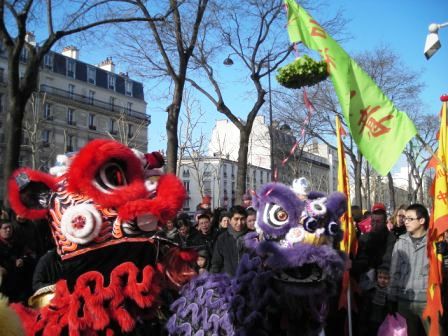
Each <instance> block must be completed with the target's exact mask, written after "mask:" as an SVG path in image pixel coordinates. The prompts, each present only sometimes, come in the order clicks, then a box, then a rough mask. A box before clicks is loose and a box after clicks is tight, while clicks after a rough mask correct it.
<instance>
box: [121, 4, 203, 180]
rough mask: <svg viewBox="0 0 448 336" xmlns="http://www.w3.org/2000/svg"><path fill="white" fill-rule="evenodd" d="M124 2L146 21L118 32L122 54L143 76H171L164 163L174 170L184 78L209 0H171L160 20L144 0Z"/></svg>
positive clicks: (156, 77)
mask: <svg viewBox="0 0 448 336" xmlns="http://www.w3.org/2000/svg"><path fill="white" fill-rule="evenodd" d="M120 1H121V0H120ZM123 2H126V3H132V4H134V5H135V6H137V7H138V8H139V10H140V12H141V13H142V15H143V16H144V17H146V18H148V19H149V21H148V23H147V24H146V25H145V27H142V29H135V28H136V27H134V28H133V29H129V30H128V31H121V32H120V34H121V36H122V38H121V44H122V49H123V53H122V55H121V58H122V59H125V60H127V61H128V63H129V64H130V66H132V67H134V66H135V65H137V67H136V69H137V70H139V73H140V75H142V76H143V77H145V78H150V79H162V80H163V79H166V78H169V79H170V86H169V88H167V89H166V91H167V95H166V99H168V100H170V102H169V104H168V106H167V108H166V112H167V113H168V118H167V121H166V134H167V151H166V156H167V166H166V167H167V171H168V172H171V173H176V168H177V154H178V146H179V139H178V124H179V115H180V110H181V106H182V98H183V94H184V87H185V80H186V76H187V71H188V68H189V63H190V59H191V57H192V54H193V51H194V49H195V46H196V43H197V38H198V34H199V32H200V29H201V24H202V20H203V18H204V14H205V12H206V9H207V5H208V0H187V1H178V0H170V1H169V2H168V8H167V10H168V11H170V12H172V13H173V15H172V16H171V17H170V18H168V19H167V20H165V21H163V22H154V21H153V20H151V19H152V18H153V16H152V14H151V11H150V8H149V7H148V5H147V2H146V1H143V0H123ZM159 5H160V6H163V5H164V4H159ZM136 63H137V64H136ZM138 68H139V69H138ZM161 85H163V84H161ZM159 88H160V86H159ZM159 99H160V97H159Z"/></svg>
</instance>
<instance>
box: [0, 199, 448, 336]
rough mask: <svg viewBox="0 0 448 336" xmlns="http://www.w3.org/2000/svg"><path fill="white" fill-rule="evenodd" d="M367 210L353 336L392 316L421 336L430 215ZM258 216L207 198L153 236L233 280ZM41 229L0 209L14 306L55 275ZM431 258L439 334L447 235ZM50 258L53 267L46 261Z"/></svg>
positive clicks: (2, 277)
mask: <svg viewBox="0 0 448 336" xmlns="http://www.w3.org/2000/svg"><path fill="white" fill-rule="evenodd" d="M370 210H371V211H364V212H363V211H362V210H361V209H360V208H359V207H357V206H353V207H352V214H353V220H354V223H355V226H356V232H357V252H356V254H354V255H351V256H350V262H349V263H348V265H349V266H348V267H349V268H350V273H351V277H352V278H353V280H354V282H353V283H354V284H356V285H355V286H354V287H353V288H352V289H353V294H354V295H353V297H354V306H353V324H352V327H353V329H354V335H377V331H378V329H379V327H380V325H381V323H382V322H383V321H384V319H385V318H386V316H387V315H388V314H396V313H398V314H400V315H401V316H403V317H404V318H405V319H406V322H407V331H408V335H409V336H414V335H416V336H417V335H426V334H427V333H428V330H429V323H428V320H424V319H423V318H422V313H423V310H424V309H425V306H426V295H427V284H428V256H427V248H426V243H427V235H426V233H427V229H428V225H429V214H428V210H427V209H426V208H425V207H424V206H423V205H420V204H411V205H409V206H405V205H401V206H399V207H398V208H397V209H396V210H395V211H394V212H393V214H392V215H391V216H390V217H388V214H387V211H386V208H385V206H384V205H383V204H381V203H377V204H374V205H373V207H372V209H370ZM256 216H257V212H256V211H255V209H253V208H252V207H251V206H250V205H249V204H247V203H246V204H244V205H236V206H233V207H232V208H230V210H227V209H224V208H217V209H214V211H212V209H211V208H210V200H209V199H207V198H205V199H204V200H203V202H202V203H201V204H199V205H198V206H197V210H196V213H195V215H194V216H191V215H189V214H187V213H180V214H178V216H177V217H176V218H175V219H173V220H171V221H167V223H166V225H164V226H163V229H162V230H161V231H160V232H159V235H161V236H163V237H165V238H167V239H169V240H170V241H172V242H174V243H175V244H177V245H179V246H180V247H182V248H190V249H195V250H196V251H197V255H198V257H197V261H196V270H197V272H198V273H199V274H201V273H204V272H210V273H222V272H226V273H228V274H230V275H234V274H235V271H236V269H237V266H238V263H239V261H240V258H241V257H242V255H243V253H244V252H245V246H244V235H245V234H246V233H247V232H248V231H253V230H255V221H256ZM192 217H193V218H192ZM41 224H42V223H32V222H30V223H22V222H21V220H20V218H15V219H14V220H13V221H11V220H10V217H9V216H8V215H7V214H6V213H5V212H4V211H2V214H1V216H0V292H1V293H3V294H5V295H7V296H8V297H9V298H10V300H11V301H13V302H14V301H26V299H27V298H28V297H29V296H30V295H31V294H32V293H33V292H34V291H36V290H37V289H39V288H41V287H43V286H46V285H48V283H46V281H45V279H43V277H42V276H41V275H42V274H43V273H45V272H51V271H52V270H42V267H40V266H39V265H53V268H55V269H54V270H53V271H54V272H56V273H57V269H56V268H57V266H58V262H57V259H58V256H57V253H56V252H55V250H54V248H53V247H52V246H51V242H50V239H49V236H50V235H49V233H48V232H41V230H42V228H45V227H46V225H41ZM25 228H26V229H25ZM26 235H28V236H32V239H30V238H29V237H28V238H25V236H26ZM24 242H27V243H28V245H26V244H24ZM437 253H439V254H440V256H441V257H442V260H443V262H442V270H443V279H444V281H443V286H444V287H443V288H442V301H443V305H444V307H445V314H444V316H443V317H442V319H441V321H440V326H441V330H442V332H443V328H444V326H445V329H446V326H448V318H447V315H448V314H447V313H446V312H448V232H445V234H444V239H443V240H442V241H440V242H438V243H437ZM49 258H50V259H52V260H53V262H47V261H48V259H49ZM39 259H40V261H41V262H39V263H38V261H39ZM36 264H37V267H36ZM33 273H34V275H33ZM335 300H337V298H335ZM336 307H337V304H336V305H334V308H333V309H332V310H331V311H330V314H329V319H328V327H327V328H326V330H325V334H326V335H327V336H328V335H341V330H344V329H345V328H346V327H345V326H344V324H345V318H344V313H341V311H340V310H338V308H336ZM345 314H346V313H345ZM336 324H337V325H338V326H337V327H336V326H335V325H336Z"/></svg>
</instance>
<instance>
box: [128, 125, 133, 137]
mask: <svg viewBox="0 0 448 336" xmlns="http://www.w3.org/2000/svg"><path fill="white" fill-rule="evenodd" d="M133 136H134V127H133V125H132V124H128V138H132V137H133Z"/></svg>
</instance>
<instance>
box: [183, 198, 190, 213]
mask: <svg viewBox="0 0 448 336" xmlns="http://www.w3.org/2000/svg"><path fill="white" fill-rule="evenodd" d="M189 210H190V199H189V198H187V199H185V201H184V211H189Z"/></svg>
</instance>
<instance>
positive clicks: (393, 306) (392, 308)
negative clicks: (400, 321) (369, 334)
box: [387, 300, 398, 317]
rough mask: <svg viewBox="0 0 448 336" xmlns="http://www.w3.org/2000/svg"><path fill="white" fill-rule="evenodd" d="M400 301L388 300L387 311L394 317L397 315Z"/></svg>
mask: <svg viewBox="0 0 448 336" xmlns="http://www.w3.org/2000/svg"><path fill="white" fill-rule="evenodd" d="M397 312H398V302H397V301H391V300H387V313H388V314H389V315H392V316H393V317H397Z"/></svg>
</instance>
